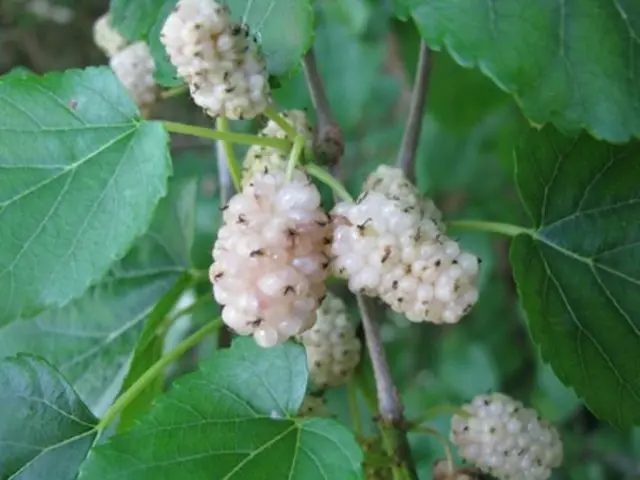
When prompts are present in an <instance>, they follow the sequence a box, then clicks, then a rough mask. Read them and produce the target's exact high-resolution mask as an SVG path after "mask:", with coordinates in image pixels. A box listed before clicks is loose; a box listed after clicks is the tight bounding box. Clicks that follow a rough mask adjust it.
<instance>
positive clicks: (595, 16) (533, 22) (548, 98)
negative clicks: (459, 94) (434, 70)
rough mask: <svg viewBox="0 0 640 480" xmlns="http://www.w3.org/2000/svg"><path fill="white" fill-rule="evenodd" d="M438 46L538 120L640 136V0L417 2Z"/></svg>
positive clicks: (424, 27) (618, 138) (422, 23)
mask: <svg viewBox="0 0 640 480" xmlns="http://www.w3.org/2000/svg"><path fill="white" fill-rule="evenodd" d="M411 5H412V11H413V17H414V19H415V21H416V23H417V25H418V28H419V30H420V32H421V34H422V36H423V37H424V38H425V40H426V41H427V43H428V44H429V46H430V47H432V48H434V49H437V50H439V49H441V48H443V47H446V48H447V49H448V50H449V52H450V53H451V54H452V56H453V57H454V58H455V59H456V61H458V63H460V64H461V65H463V66H468V67H471V66H478V67H479V68H480V69H481V70H482V71H483V72H484V73H485V74H486V75H488V76H489V77H491V78H492V79H493V80H494V81H495V82H496V83H497V84H498V85H499V86H500V87H501V88H502V89H504V90H506V91H508V92H510V93H512V94H513V95H514V96H515V97H516V100H517V102H518V103H519V104H520V105H521V106H522V108H523V110H524V112H525V114H526V115H527V116H528V117H529V118H530V119H531V120H532V121H533V122H534V123H536V124H542V123H546V122H553V123H554V124H556V125H557V126H558V127H559V128H562V129H570V130H577V129H579V128H586V129H587V130H588V131H589V132H590V133H592V134H593V135H594V136H596V137H598V138H603V139H606V140H609V141H615V142H623V141H627V140H629V139H630V138H631V137H633V136H636V137H638V136H640V87H639V85H640V35H639V33H638V32H639V29H638V25H639V24H640V21H638V19H639V18H640V4H638V3H637V2H636V3H633V4H632V2H631V1H624V2H622V1H610V0H592V1H589V2H564V1H559V0H553V1H552V0H548V1H544V2H542V1H534V2H532V1H528V0H494V1H491V2H478V1H477V0H459V1H456V2H452V1H451V0H411Z"/></svg>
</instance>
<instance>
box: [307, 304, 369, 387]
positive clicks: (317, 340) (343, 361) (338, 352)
mask: <svg viewBox="0 0 640 480" xmlns="http://www.w3.org/2000/svg"><path fill="white" fill-rule="evenodd" d="M316 315H317V320H316V324H315V325H314V326H313V328H311V329H309V330H307V331H306V332H304V333H303V334H302V335H300V336H299V340H300V341H301V342H302V343H303V345H304V347H305V350H306V352H307V365H308V368H309V379H310V380H311V382H312V383H313V385H314V386H315V387H317V388H319V389H324V388H330V387H336V386H338V385H342V384H344V383H346V382H347V381H348V380H349V377H350V376H351V374H352V373H353V370H354V369H355V368H356V366H357V365H358V362H360V349H361V346H360V341H359V340H358V338H357V337H356V329H355V326H354V325H353V324H352V323H351V322H350V321H349V318H348V317H347V311H346V308H345V305H344V303H343V302H342V300H340V299H339V298H338V297H334V296H333V295H331V294H327V296H326V297H325V299H324V301H323V302H322V305H320V308H319V309H318V311H317V312H316Z"/></svg>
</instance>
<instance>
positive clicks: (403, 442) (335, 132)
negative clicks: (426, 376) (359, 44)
mask: <svg viewBox="0 0 640 480" xmlns="http://www.w3.org/2000/svg"><path fill="white" fill-rule="evenodd" d="M304 73H305V76H306V78H307V87H308V89H309V92H310V94H311V99H312V100H313V105H314V107H315V109H316V114H317V118H318V136H317V139H316V152H317V153H319V154H320V155H321V158H322V160H324V161H325V162H327V163H328V164H329V165H331V166H333V168H334V169H337V168H338V166H339V163H340V160H342V154H343V152H344V138H343V137H342V131H341V130H340V126H339V125H338V123H337V122H336V120H335V118H334V116H333V113H332V111H331V106H330V105H329V101H328V99H327V95H326V93H325V90H324V85H323V82H322V77H321V76H320V72H319V71H318V66H317V65H316V59H315V55H314V53H313V50H309V52H307V54H306V55H305V57H304ZM314 172H316V173H318V172H320V173H321V169H315V168H314ZM346 193H347V196H348V192H346ZM356 297H357V300H358V305H359V307H360V313H361V316H362V323H363V326H364V331H365V338H366V344H367V350H368V351H369V357H371V363H372V365H373V373H374V376H375V381H376V390H377V393H378V395H377V396H378V410H379V413H380V417H381V419H382V422H381V430H382V434H383V437H384V439H385V444H386V447H387V450H388V451H389V453H391V454H393V456H394V459H395V460H396V461H397V464H398V465H397V466H396V467H394V468H396V469H397V468H400V469H402V470H404V471H405V472H406V473H408V475H409V477H410V478H412V479H417V478H418V475H417V473H416V467H415V464H414V461H413V457H412V454H411V448H410V447H409V441H408V440H407V432H406V422H405V421H404V416H403V407H402V403H401V402H400V397H399V395H398V390H397V388H396V386H395V384H394V383H393V379H392V378H391V372H390V370H389V364H388V362H387V358H386V355H385V353H384V347H383V346H382V339H381V338H380V332H379V330H378V325H377V323H376V322H375V321H374V320H373V319H372V318H371V316H370V315H369V311H370V309H369V308H368V304H369V303H370V300H365V299H364V298H363V297H362V296H360V295H357V296H356Z"/></svg>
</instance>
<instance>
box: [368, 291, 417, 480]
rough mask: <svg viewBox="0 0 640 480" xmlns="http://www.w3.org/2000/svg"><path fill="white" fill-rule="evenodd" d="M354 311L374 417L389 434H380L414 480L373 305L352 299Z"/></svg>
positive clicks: (401, 415) (401, 411)
mask: <svg viewBox="0 0 640 480" xmlns="http://www.w3.org/2000/svg"><path fill="white" fill-rule="evenodd" d="M356 298H357V300H358V307H359V309H360V315H361V317H362V326H363V328H364V334H365V341H366V343H367V350H368V351H369V357H370V358H371V365H372V367H373V376H374V378H375V382H376V393H377V397H378V413H379V414H380V419H381V420H382V423H383V428H384V427H387V428H388V429H389V430H388V431H386V432H383V434H384V436H385V437H386V442H387V445H388V447H389V448H390V449H391V450H392V452H393V454H394V456H395V459H396V460H397V461H398V463H400V464H401V465H402V466H403V467H404V468H405V469H406V471H407V472H408V473H409V474H410V476H411V477H410V478H415V479H417V478H418V474H417V472H416V467H415V464H414V462H413V457H412V454H411V447H410V446H409V441H408V440H407V431H406V430H407V423H406V421H405V419H404V407H403V406H402V402H401V401H400V396H399V395H398V389H397V388H396V386H395V384H394V383H393V378H392V377H391V371H390V369H389V362H387V357H386V354H385V352H384V348H383V346H382V338H380V329H379V327H378V322H377V321H376V319H375V318H373V317H372V316H371V312H376V311H379V309H377V307H376V306H375V305H374V304H373V301H372V300H370V299H367V298H364V297H363V296H362V295H356Z"/></svg>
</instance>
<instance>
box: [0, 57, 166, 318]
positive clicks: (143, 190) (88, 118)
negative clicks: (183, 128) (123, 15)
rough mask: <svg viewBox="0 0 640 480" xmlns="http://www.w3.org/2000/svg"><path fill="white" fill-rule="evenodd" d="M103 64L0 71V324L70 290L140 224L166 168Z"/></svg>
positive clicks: (158, 142) (58, 302) (154, 135)
mask: <svg viewBox="0 0 640 480" xmlns="http://www.w3.org/2000/svg"><path fill="white" fill-rule="evenodd" d="M167 143H168V138H167V134H166V132H165V131H164V129H163V128H162V125H161V124H160V123H158V122H148V121H140V119H139V112H138V110H137V108H136V106H135V105H134V104H133V103H132V102H131V100H130V99H129V95H128V94H127V92H126V91H125V90H124V89H123V87H122V86H121V85H120V82H119V81H118V80H117V79H116V77H115V76H114V75H113V73H112V72H111V70H110V69H108V68H88V69H85V70H69V71H66V72H64V73H50V74H47V75H45V76H43V77H39V76H36V75H28V76H24V77H23V76H14V75H10V76H8V77H3V78H0V238H1V239H2V249H0V290H2V291H3V292H4V295H5V297H4V298H5V300H4V301H3V302H2V305H1V306H0V326H1V325H6V324H8V323H10V322H12V321H15V320H16V319H18V318H20V317H26V316H32V315H34V314H37V313H39V312H40V311H42V310H43V309H45V308H49V307H60V306H63V305H64V304H66V303H67V302H69V301H70V300H72V299H73V298H76V297H79V296H80V295H82V293H83V292H84V291H85V290H86V289H87V288H88V287H89V285H90V284H92V283H94V282H96V281H97V280H99V279H100V278H102V277H103V276H104V274H105V273H106V272H107V270H108V269H109V267H110V266H111V265H112V264H113V262H114V261H115V260H118V259H119V258H121V257H122V256H123V255H124V254H125V253H126V252H127V250H128V249H129V247H130V246H131V244H132V243H133V241H134V240H135V239H136V237H138V236H139V235H140V234H142V233H144V231H145V230H146V229H147V227H148V225H149V222H150V221H151V217H152V214H153V211H154V208H155V206H156V204H157V202H158V200H159V199H160V197H162V196H163V195H165V193H166V181H167V177H168V176H169V174H170V172H171V165H170V159H169V153H168V148H167Z"/></svg>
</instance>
